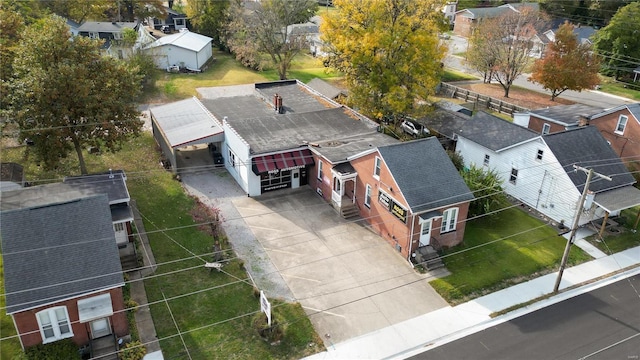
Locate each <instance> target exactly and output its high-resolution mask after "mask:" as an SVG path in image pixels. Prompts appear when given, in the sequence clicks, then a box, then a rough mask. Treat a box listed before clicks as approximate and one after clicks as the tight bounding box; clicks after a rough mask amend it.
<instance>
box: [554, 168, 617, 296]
mask: <svg viewBox="0 0 640 360" xmlns="http://www.w3.org/2000/svg"><path fill="white" fill-rule="evenodd" d="M573 168H574V169H575V171H578V170H580V171H583V172H586V173H587V181H586V182H585V183H584V189H583V190H582V196H580V202H579V204H578V210H577V211H576V215H575V217H574V219H573V226H572V227H571V235H570V236H569V240H567V246H566V247H565V248H564V254H562V261H561V262H560V270H558V277H557V278H556V284H555V286H554V287H553V292H554V293H557V292H558V288H559V287H560V281H562V273H564V268H565V267H566V266H567V260H568V259H569V250H571V245H572V244H573V241H574V239H575V237H576V232H577V231H578V224H579V223H580V215H581V214H582V210H583V209H584V200H585V199H586V197H587V193H588V192H589V184H590V183H591V178H592V177H593V175H596V176H598V177H601V178H603V179H605V180H609V181H611V180H612V179H611V178H610V177H608V176H606V175H602V174H599V173H597V172H594V171H593V169H587V168H583V167H582V166H578V165H573Z"/></svg>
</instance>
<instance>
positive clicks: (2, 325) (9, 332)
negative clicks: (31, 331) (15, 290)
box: [0, 256, 22, 359]
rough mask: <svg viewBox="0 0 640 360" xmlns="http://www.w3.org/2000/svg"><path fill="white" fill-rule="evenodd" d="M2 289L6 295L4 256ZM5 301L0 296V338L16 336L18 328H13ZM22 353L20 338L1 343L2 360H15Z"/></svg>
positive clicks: (0, 271) (1, 278) (0, 280)
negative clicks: (5, 308) (6, 310)
mask: <svg viewBox="0 0 640 360" xmlns="http://www.w3.org/2000/svg"><path fill="white" fill-rule="evenodd" d="M0 289H2V292H3V293H4V271H3V267H2V256H0ZM4 305H5V299H4V296H0V308H2V310H0V338H6V337H9V336H14V335H16V328H15V327H14V326H13V319H11V316H9V315H7V314H6V312H5V311H4ZM21 352H22V348H21V347H20V340H18V338H13V339H8V340H3V341H2V342H0V359H13V357H14V356H15V355H16V354H19V353H21Z"/></svg>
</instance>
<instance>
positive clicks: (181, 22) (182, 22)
mask: <svg viewBox="0 0 640 360" xmlns="http://www.w3.org/2000/svg"><path fill="white" fill-rule="evenodd" d="M175 21H176V26H184V19H175Z"/></svg>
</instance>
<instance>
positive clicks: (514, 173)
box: [509, 168, 518, 185]
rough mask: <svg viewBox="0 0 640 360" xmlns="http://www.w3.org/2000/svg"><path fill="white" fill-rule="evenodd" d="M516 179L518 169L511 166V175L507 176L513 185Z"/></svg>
mask: <svg viewBox="0 0 640 360" xmlns="http://www.w3.org/2000/svg"><path fill="white" fill-rule="evenodd" d="M517 180H518V169H516V168H511V176H510V177H509V182H510V183H512V184H513V185H515V184H516V181H517Z"/></svg>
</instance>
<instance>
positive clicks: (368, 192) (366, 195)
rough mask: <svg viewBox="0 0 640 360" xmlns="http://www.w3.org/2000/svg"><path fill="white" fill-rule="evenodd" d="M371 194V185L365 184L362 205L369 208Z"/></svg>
mask: <svg viewBox="0 0 640 360" xmlns="http://www.w3.org/2000/svg"><path fill="white" fill-rule="evenodd" d="M372 194H373V189H372V188H371V185H369V184H367V187H366V189H365V190H364V206H366V207H368V208H371V195H372Z"/></svg>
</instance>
